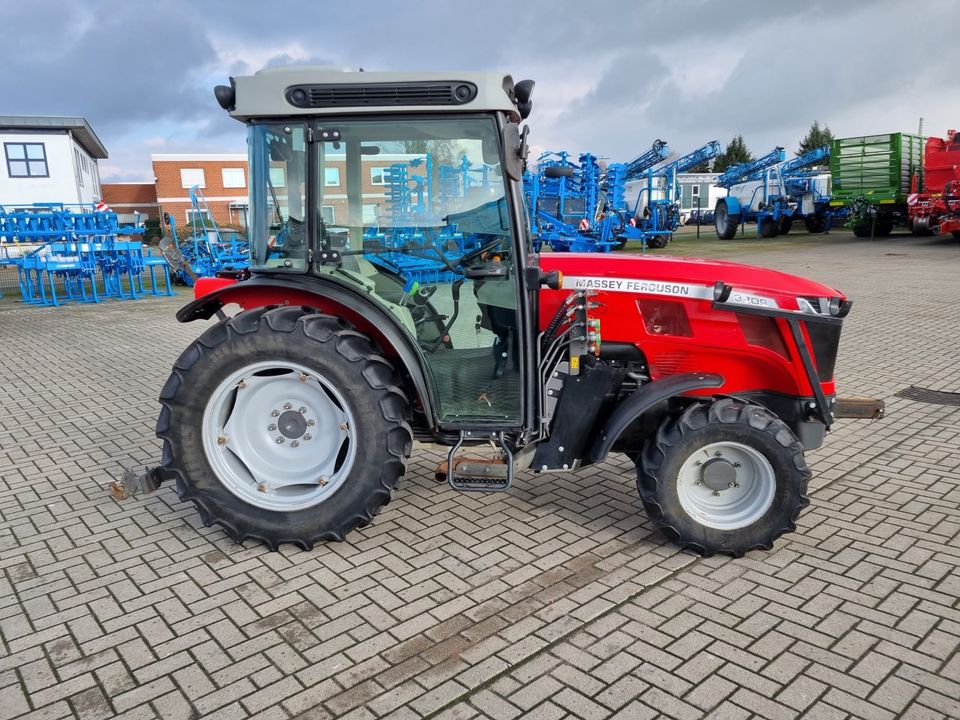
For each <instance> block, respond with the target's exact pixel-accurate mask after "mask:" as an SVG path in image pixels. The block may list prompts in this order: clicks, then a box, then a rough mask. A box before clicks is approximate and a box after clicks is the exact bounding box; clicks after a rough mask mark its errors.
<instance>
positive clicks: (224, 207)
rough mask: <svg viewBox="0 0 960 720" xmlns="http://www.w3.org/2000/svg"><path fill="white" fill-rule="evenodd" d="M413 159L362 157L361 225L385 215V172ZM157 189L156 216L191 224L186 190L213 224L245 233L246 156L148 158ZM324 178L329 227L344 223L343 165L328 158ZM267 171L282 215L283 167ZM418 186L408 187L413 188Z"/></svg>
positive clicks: (419, 171) (418, 170)
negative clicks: (199, 197)
mask: <svg viewBox="0 0 960 720" xmlns="http://www.w3.org/2000/svg"><path fill="white" fill-rule="evenodd" d="M416 157H418V156H417V155H410V154H403V153H383V154H380V155H364V156H363V158H362V162H363V166H364V167H363V200H362V203H363V221H364V223H372V222H375V221H376V220H377V219H378V218H379V217H380V216H381V215H382V214H383V213H384V212H385V211H386V201H387V194H386V186H387V180H386V177H385V175H386V171H387V170H388V169H389V167H390V166H391V165H393V164H396V163H400V164H403V165H408V164H409V162H410V161H411V160H413V159H414V158H416ZM150 158H151V160H152V162H153V174H154V179H155V183H156V185H155V187H156V202H157V203H158V204H159V207H160V212H168V213H170V214H171V215H173V216H174V217H176V219H177V222H178V223H181V224H182V223H186V222H190V221H191V220H192V217H193V208H192V206H191V203H190V188H191V187H193V186H194V185H196V186H198V187H199V188H200V189H201V192H202V194H203V197H204V199H205V200H206V202H207V205H208V206H209V208H210V215H211V216H212V219H213V220H214V221H216V222H217V223H218V224H220V225H233V226H237V227H240V228H245V227H246V224H247V211H248V208H249V202H248V199H247V192H248V186H247V183H248V181H249V175H250V173H249V169H248V167H247V156H246V155H241V154H219V155H212V154H187V155H151V156H150ZM326 163H327V165H326V173H325V177H324V188H323V190H324V193H323V203H322V212H323V216H324V219H325V220H326V221H327V222H328V223H346V222H347V192H346V159H345V158H344V157H342V156H341V157H338V156H337V155H327V158H326ZM276 165H277V166H276V167H273V168H271V172H270V181H271V183H272V184H273V186H274V189H275V190H276V191H277V195H278V198H279V200H280V203H281V210H282V211H283V212H284V214H286V208H285V207H283V203H284V200H285V198H286V178H285V177H284V168H283V167H281V166H280V165H281V163H277V164H276ZM425 173H426V171H425V169H424V168H423V166H422V165H421V166H420V167H408V174H409V176H410V177H416V176H423V175H425ZM414 185H416V183H415V182H412V183H411V187H413V186H414Z"/></svg>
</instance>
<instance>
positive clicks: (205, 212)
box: [160, 185, 285, 287]
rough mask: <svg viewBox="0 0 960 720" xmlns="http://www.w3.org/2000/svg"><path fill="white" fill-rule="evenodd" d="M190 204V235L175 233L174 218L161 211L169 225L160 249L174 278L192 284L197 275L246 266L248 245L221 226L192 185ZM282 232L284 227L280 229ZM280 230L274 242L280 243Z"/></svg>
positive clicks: (235, 270) (240, 270) (238, 270)
mask: <svg viewBox="0 0 960 720" xmlns="http://www.w3.org/2000/svg"><path fill="white" fill-rule="evenodd" d="M190 204H191V206H192V213H191V220H190V225H189V227H190V236H189V237H184V238H182V239H181V238H180V237H179V236H178V235H177V223H176V219H175V218H174V217H173V216H172V215H170V214H168V213H164V217H163V220H164V222H165V223H166V224H167V225H168V226H169V227H170V234H171V236H172V239H171V238H164V239H163V240H161V241H160V249H161V251H162V252H163V255H164V257H166V259H167V262H168V263H169V264H170V269H171V271H172V273H173V278H174V280H175V281H176V282H178V283H180V284H182V285H187V286H190V287H192V286H193V284H194V282H196V280H197V278H201V277H215V276H216V275H217V274H218V273H230V274H232V275H238V274H241V273H243V272H244V271H245V270H246V269H247V268H249V267H250V246H249V244H248V243H247V241H246V240H243V239H242V238H240V236H239V233H238V232H237V231H235V230H224V229H221V228H220V227H219V226H218V225H217V223H216V221H215V220H214V219H213V215H212V214H211V212H210V207H209V205H207V201H206V198H204V197H203V193H202V192H201V191H200V188H198V187H197V186H196V185H195V186H193V187H192V188H190ZM284 232H285V231H284ZM284 232H281V233H279V235H278V236H275V237H276V240H275V244H277V245H280V246H282V245H283V243H284V239H285V238H284Z"/></svg>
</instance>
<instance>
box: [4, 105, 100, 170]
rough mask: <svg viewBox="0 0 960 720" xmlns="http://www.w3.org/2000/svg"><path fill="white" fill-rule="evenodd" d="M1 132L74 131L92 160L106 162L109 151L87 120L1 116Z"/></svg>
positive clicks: (61, 117) (62, 117) (78, 118)
mask: <svg viewBox="0 0 960 720" xmlns="http://www.w3.org/2000/svg"><path fill="white" fill-rule="evenodd" d="M0 130H72V131H73V135H74V137H75V138H76V139H77V142H78V143H80V146H81V147H82V148H83V149H84V150H86V151H87V153H88V154H89V155H90V157H92V158H96V159H97V160H106V159H107V158H108V157H109V155H108V154H107V149H106V148H105V147H104V146H103V143H102V142H100V138H98V137H97V134H96V133H95V132H94V131H93V128H92V127H90V123H88V122H87V119H86V118H82V117H64V116H53V115H0Z"/></svg>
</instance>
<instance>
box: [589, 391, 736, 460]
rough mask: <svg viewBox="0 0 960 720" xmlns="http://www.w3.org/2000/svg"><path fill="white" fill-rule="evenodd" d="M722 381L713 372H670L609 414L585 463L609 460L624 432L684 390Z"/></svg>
mask: <svg viewBox="0 0 960 720" xmlns="http://www.w3.org/2000/svg"><path fill="white" fill-rule="evenodd" d="M723 383H724V379H723V376H721V375H715V374H712V373H685V374H683V375H671V376H670V377H667V378H665V379H663V380H655V381H653V382H651V383H647V384H646V385H644V386H643V387H641V388H640V389H639V390H637V391H636V392H634V393H633V394H632V395H630V396H629V397H628V398H627V399H626V400H624V401H623V402H622V403H620V404H619V405H618V406H617V408H616V409H615V410H614V411H613V412H612V413H610V417H609V418H607V421H606V423H605V425H604V426H603V429H602V430H601V431H600V433H599V434H598V435H597V439H596V440H595V441H594V443H593V447H592V448H591V449H590V450H589V451H588V452H587V454H586V455H585V456H584V458H583V463H584V464H585V465H586V464H588V463H598V462H602V461H603V460H606V458H607V455H608V454H609V453H610V450H611V449H612V448H613V445H614V443H616V441H617V439H618V438H619V437H620V435H621V434H622V433H623V431H624V430H626V429H627V428H628V427H630V425H631V424H633V422H634V421H635V420H637V419H638V418H639V417H640V416H641V415H643V414H644V413H645V412H647V411H648V410H651V409H652V408H654V407H656V406H657V405H659V404H661V403H664V402H666V401H667V400H670V399H671V398H674V397H676V396H678V395H682V394H683V393H685V392H690V391H692V390H705V389H710V388H718V387H721V386H722V385H723Z"/></svg>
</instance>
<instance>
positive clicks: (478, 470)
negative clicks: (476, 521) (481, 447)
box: [437, 430, 513, 492]
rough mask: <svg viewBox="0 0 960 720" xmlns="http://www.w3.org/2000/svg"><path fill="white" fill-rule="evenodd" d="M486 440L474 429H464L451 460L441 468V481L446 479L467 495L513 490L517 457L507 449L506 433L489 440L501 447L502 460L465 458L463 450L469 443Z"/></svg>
mask: <svg viewBox="0 0 960 720" xmlns="http://www.w3.org/2000/svg"><path fill="white" fill-rule="evenodd" d="M478 437H482V436H481V435H480V434H479V433H477V432H475V431H472V430H461V431H460V437H459V439H458V440H457V442H456V444H455V445H454V446H453V447H452V448H450V452H449V453H448V454H447V461H446V462H445V463H441V464H440V466H439V467H438V468H437V480H441V481H442V480H444V479H446V481H447V483H448V484H449V485H450V487H452V488H453V489H454V490H462V491H464V492H497V491H499V490H509V489H510V486H511V485H513V454H512V453H511V452H510V449H509V448H508V447H507V444H506V441H505V440H504V437H503V433H502V432H498V433H493V434H491V435H489V436H487V437H489V439H490V440H492V441H495V442H496V443H497V444H498V445H499V446H500V452H501V453H502V455H501V457H499V458H480V457H468V456H466V455H461V456H460V457H457V453H458V452H459V451H460V448H462V447H463V443H464V441H466V440H471V441H473V440H477V439H478Z"/></svg>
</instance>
